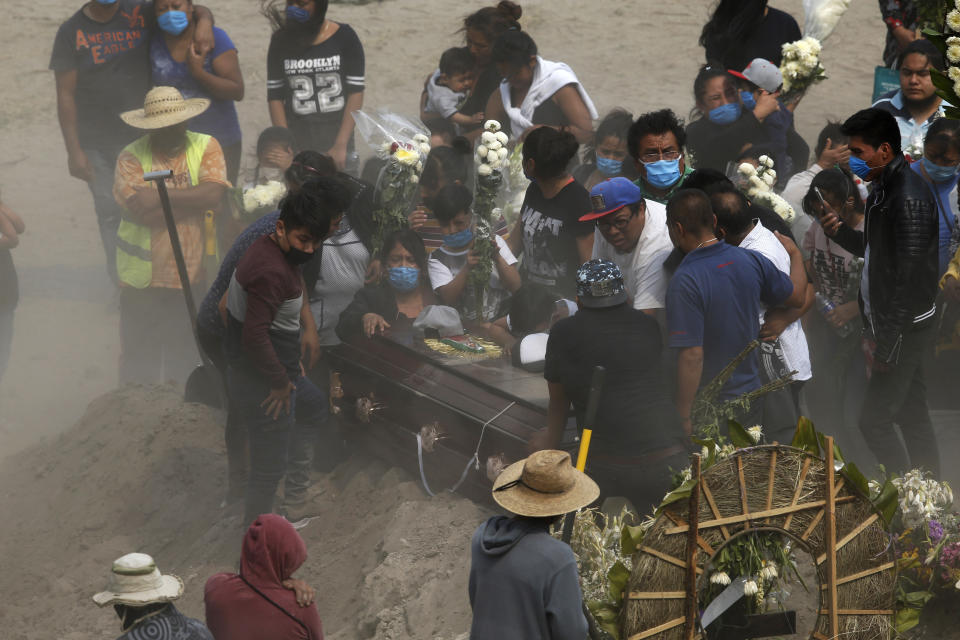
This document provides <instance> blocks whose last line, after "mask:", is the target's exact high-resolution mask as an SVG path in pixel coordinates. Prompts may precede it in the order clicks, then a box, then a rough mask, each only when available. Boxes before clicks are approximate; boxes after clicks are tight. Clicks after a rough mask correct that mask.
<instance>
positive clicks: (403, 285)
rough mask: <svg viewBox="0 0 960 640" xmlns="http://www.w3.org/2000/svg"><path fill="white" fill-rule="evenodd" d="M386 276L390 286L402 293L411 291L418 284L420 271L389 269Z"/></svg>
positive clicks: (401, 268) (403, 268)
mask: <svg viewBox="0 0 960 640" xmlns="http://www.w3.org/2000/svg"><path fill="white" fill-rule="evenodd" d="M387 274H388V278H389V280H390V286H391V287H393V288H394V289H396V290H397V291H400V292H403V293H406V292H407V291H413V290H414V289H416V288H417V285H418V284H420V269H417V268H416V267H390V268H389V269H387Z"/></svg>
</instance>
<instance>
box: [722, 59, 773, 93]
mask: <svg viewBox="0 0 960 640" xmlns="http://www.w3.org/2000/svg"><path fill="white" fill-rule="evenodd" d="M727 72H728V73H730V74H731V75H735V76H737V77H738V78H743V79H744V80H746V81H747V82H752V83H753V84H755V85H757V86H758V87H760V88H761V89H763V90H764V91H768V92H770V93H776V91H777V89H779V88H780V85H782V84H783V74H782V73H780V69H778V68H777V66H776V65H775V64H773V63H772V62H770V61H769V60H764V59H763V58H754V59H753V60H751V61H750V64H748V65H747V68H746V69H744V70H743V71H734V70H733V69H728V70H727Z"/></svg>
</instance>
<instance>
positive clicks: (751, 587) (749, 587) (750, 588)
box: [743, 580, 760, 596]
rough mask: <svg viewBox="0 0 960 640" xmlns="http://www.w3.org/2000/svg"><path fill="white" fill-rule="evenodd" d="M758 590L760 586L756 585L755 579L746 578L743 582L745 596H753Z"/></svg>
mask: <svg viewBox="0 0 960 640" xmlns="http://www.w3.org/2000/svg"><path fill="white" fill-rule="evenodd" d="M758 591H760V587H759V586H757V583H756V581H755V580H747V581H746V582H744V583H743V595H745V596H755V595H757V592H758Z"/></svg>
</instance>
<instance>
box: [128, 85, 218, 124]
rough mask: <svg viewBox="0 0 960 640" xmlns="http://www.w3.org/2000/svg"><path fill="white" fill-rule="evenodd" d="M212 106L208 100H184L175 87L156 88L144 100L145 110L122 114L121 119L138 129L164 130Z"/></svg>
mask: <svg viewBox="0 0 960 640" xmlns="http://www.w3.org/2000/svg"><path fill="white" fill-rule="evenodd" d="M209 106H210V101H209V100H208V99H206V98H190V99H184V97H183V95H181V94H180V92H179V91H177V90H176V89H175V88H173V87H154V88H153V89H150V91H149V92H147V97H146V98H144V100H143V109H134V110H133V111H126V112H124V113H121V114H120V118H121V119H122V120H123V121H124V122H126V123H127V124H128V125H130V126H131V127H134V128H136V129H163V128H165V127H172V126H173V125H175V124H180V123H181V122H186V121H187V120H189V119H190V118H194V117H196V116H198V115H200V114H201V113H203V112H204V111H206V110H207V107H209Z"/></svg>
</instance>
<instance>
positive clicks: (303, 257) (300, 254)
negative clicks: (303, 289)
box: [283, 247, 313, 267]
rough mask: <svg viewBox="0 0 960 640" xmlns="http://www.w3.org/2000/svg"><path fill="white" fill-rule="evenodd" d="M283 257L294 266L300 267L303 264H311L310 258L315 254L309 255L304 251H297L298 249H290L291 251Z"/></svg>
mask: <svg viewBox="0 0 960 640" xmlns="http://www.w3.org/2000/svg"><path fill="white" fill-rule="evenodd" d="M283 257H284V258H286V259H287V262H289V263H290V264H292V265H293V266H295V267H299V266H300V265H302V264H306V263H308V262H310V258H312V257H313V252H312V251H311V252H310V253H307V252H306V251H304V250H302V249H297V248H296V247H290V249H289V250H288V251H287V252H286V253H285V254H283Z"/></svg>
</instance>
